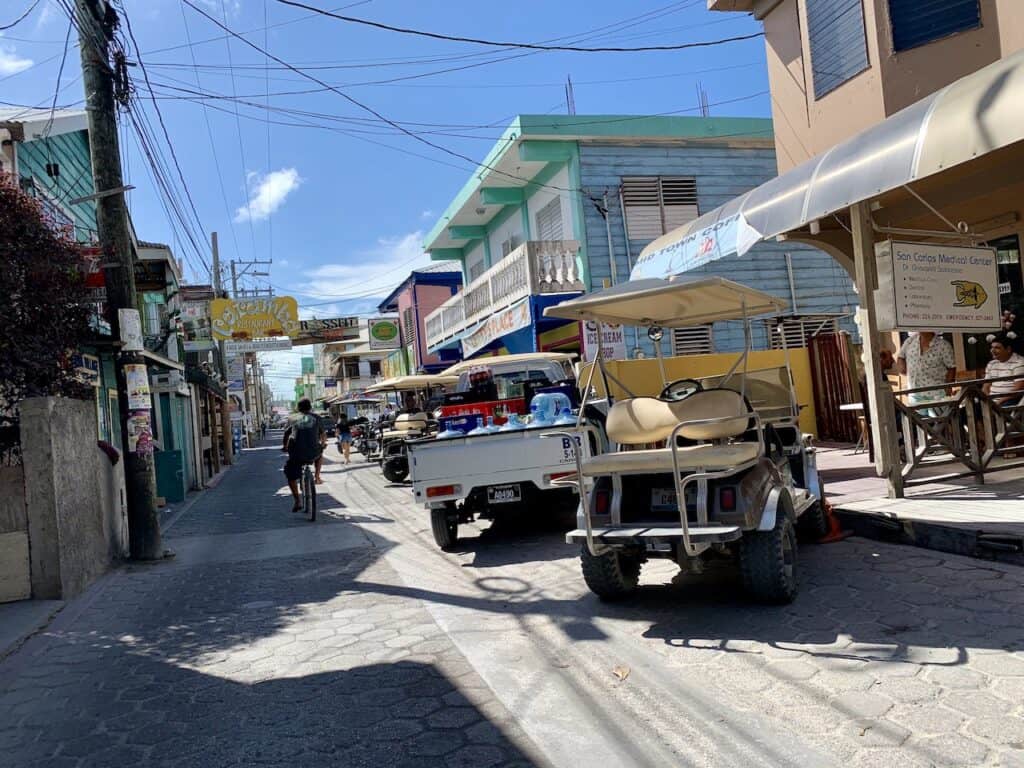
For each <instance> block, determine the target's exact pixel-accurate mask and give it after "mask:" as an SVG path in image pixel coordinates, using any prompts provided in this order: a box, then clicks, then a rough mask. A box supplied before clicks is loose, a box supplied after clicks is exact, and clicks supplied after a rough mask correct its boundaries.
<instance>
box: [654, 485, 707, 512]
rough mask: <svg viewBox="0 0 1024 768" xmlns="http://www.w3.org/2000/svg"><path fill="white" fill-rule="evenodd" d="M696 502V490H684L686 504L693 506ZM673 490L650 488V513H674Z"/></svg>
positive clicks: (674, 491) (692, 488) (674, 498)
mask: <svg viewBox="0 0 1024 768" xmlns="http://www.w3.org/2000/svg"><path fill="white" fill-rule="evenodd" d="M696 501H697V489H696V488H694V487H692V486H691V487H689V488H687V489H686V503H687V504H695V503H696ZM678 509H679V508H678V507H677V506H676V490H675V488H652V489H651V511H652V512H676V511H677V510H678Z"/></svg>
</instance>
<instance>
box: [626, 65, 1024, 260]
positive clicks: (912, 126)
mask: <svg viewBox="0 0 1024 768" xmlns="http://www.w3.org/2000/svg"><path fill="white" fill-rule="evenodd" d="M1021 141H1024V51H1021V52H1018V53H1015V54H1013V55H1012V56H1008V57H1006V58H1005V59H1001V60H1000V61H997V62H995V63H993V64H990V65H989V66H987V67H985V68H984V69H980V70H978V71H977V72H974V73H972V74H970V75H968V76H966V77H963V78H961V79H960V80H957V81H956V82H954V83H952V84H950V85H948V86H946V87H945V88H943V89H942V90H940V91H937V92H936V93H934V94H932V95H931V96H928V97H926V98H924V99H922V100H921V101H919V102H917V103H915V104H912V105H911V106H909V107H907V108H906V109H904V110H901V111H900V112H897V113H896V114H894V115H892V116H891V117H889V118H888V119H887V120H884V121H883V122H881V123H879V124H878V125H875V126H873V127H871V128H869V129H868V130H866V131H864V132H863V133H860V134H859V135H857V136H854V137H853V138H851V139H848V140H846V141H844V142H842V143H840V144H837V145H836V146H834V147H832V148H831V149H830V150H828V151H827V152H825V153H824V154H822V155H819V156H817V157H814V158H812V159H810V160H808V161H807V162H806V163H803V164H802V165H799V166H797V167H796V168H794V169H792V170H791V171H788V172H787V173H784V174H782V175H781V176H777V177H775V178H774V179H772V180H771V181H768V182H766V183H764V184H762V185H761V186H759V187H757V188H755V189H753V190H751V191H750V192H748V193H746V194H745V195H741V196H740V197H737V198H735V199H734V200H731V201H729V202H728V203H726V204H725V205H722V206H720V207H718V208H715V209H714V210H713V211H710V212H708V213H706V214H704V215H703V216H701V217H700V218H698V219H696V220H695V221H692V222H690V223H689V224H686V225H684V226H682V227H679V228H678V229H675V230H673V231H672V232H669V233H668V234H666V235H664V236H662V237H661V238H659V239H658V240H655V241H654V242H653V243H651V244H650V245H648V246H647V247H646V248H644V250H643V252H642V253H641V254H640V256H639V258H638V259H637V262H636V264H635V266H634V268H633V272H632V274H631V275H630V279H632V280H637V279H642V278H648V277H665V276H667V275H671V274H678V273H680V272H686V271H688V270H691V269H694V268H695V267H698V266H700V265H702V264H705V263H707V262H709V261H713V260H715V259H719V258H722V257H724V256H730V255H737V256H742V255H743V254H744V253H746V252H747V251H748V250H750V248H751V247H752V246H753V245H754V244H755V243H756V242H758V241H759V240H761V239H766V238H771V237H775V236H777V235H781V234H783V233H786V232H791V231H793V230H796V229H799V228H801V227H803V226H804V225H806V224H809V223H810V222H812V221H816V220H819V219H822V218H825V217H829V216H831V215H832V214H835V213H839V212H841V211H844V210H846V209H847V208H849V207H850V206H851V205H854V204H855V203H860V202H864V201H867V200H871V199H872V198H875V197H877V196H879V195H882V194H884V193H886V192H890V191H892V190H895V189H898V188H900V187H903V186H906V185H908V184H910V183H911V182H913V181H915V180H919V179H924V178H927V177H929V176H933V175H935V174H938V173H942V172H943V171H947V170H949V169H951V168H954V167H956V166H958V165H960V164H963V163H967V162H969V161H971V160H975V159H977V158H979V157H982V156H984V155H986V154H988V153H990V152H993V151H995V150H997V149H1001V148H1003V147H1007V146H1009V145H1011V144H1015V143H1017V142H1021Z"/></svg>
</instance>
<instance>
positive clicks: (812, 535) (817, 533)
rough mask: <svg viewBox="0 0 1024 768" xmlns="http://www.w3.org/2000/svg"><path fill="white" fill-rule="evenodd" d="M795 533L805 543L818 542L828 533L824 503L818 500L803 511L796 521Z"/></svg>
mask: <svg viewBox="0 0 1024 768" xmlns="http://www.w3.org/2000/svg"><path fill="white" fill-rule="evenodd" d="M796 532H797V533H798V534H800V536H801V537H802V538H803V539H804V540H805V541H818V540H819V539H822V538H824V536H825V534H827V533H828V516H827V515H826V514H825V502H824V501H822V500H821V499H819V500H818V501H816V502H814V503H813V504H811V506H809V507H808V508H807V509H805V510H804V513H803V514H802V515H800V518H799V519H798V520H797V521H796Z"/></svg>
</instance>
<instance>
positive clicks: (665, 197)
mask: <svg viewBox="0 0 1024 768" xmlns="http://www.w3.org/2000/svg"><path fill="white" fill-rule="evenodd" d="M622 203H623V206H624V207H625V214H626V228H627V229H628V230H629V239H630V240H654V239H656V238H658V237H661V236H662V235H663V234H665V233H666V232H671V231H672V230H673V229H675V228H676V227H681V226H682V225H683V224H686V223H688V222H691V221H693V220H694V219H696V218H697V216H699V215H700V209H699V207H698V205H697V180H696V179H694V178H693V177H689V176H626V177H623V179H622Z"/></svg>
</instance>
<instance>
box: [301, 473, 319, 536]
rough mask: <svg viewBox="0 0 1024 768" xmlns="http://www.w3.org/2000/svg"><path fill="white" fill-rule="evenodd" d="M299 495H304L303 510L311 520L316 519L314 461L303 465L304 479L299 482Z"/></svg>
mask: <svg viewBox="0 0 1024 768" xmlns="http://www.w3.org/2000/svg"><path fill="white" fill-rule="evenodd" d="M299 495H300V496H301V497H302V511H303V512H305V514H306V518H307V519H308V520H309V522H311V523H312V522H314V521H315V520H316V482H315V481H314V479H313V463H312V462H309V463H304V464H303V465H302V479H301V481H300V483H299Z"/></svg>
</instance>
